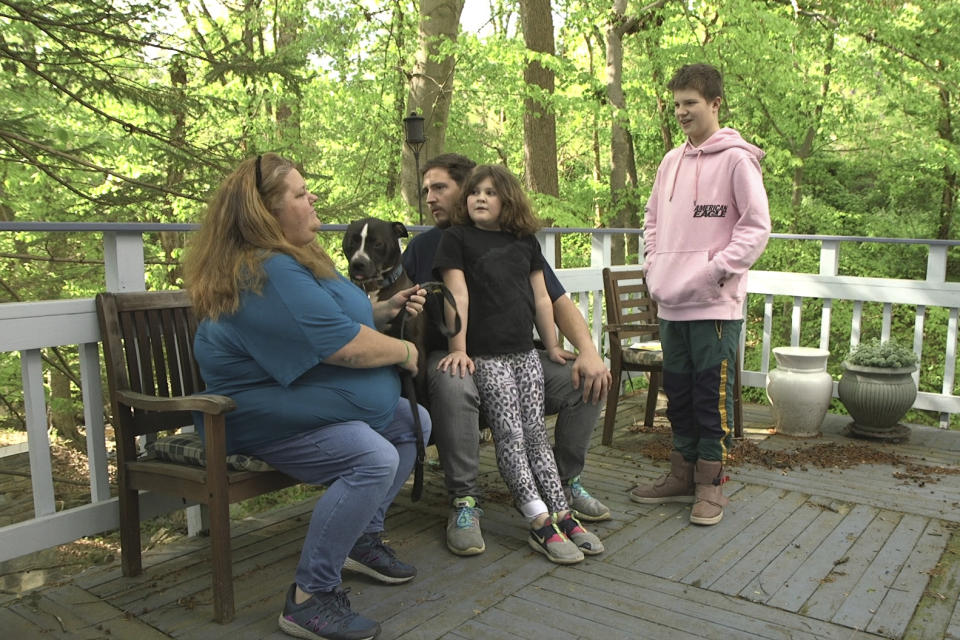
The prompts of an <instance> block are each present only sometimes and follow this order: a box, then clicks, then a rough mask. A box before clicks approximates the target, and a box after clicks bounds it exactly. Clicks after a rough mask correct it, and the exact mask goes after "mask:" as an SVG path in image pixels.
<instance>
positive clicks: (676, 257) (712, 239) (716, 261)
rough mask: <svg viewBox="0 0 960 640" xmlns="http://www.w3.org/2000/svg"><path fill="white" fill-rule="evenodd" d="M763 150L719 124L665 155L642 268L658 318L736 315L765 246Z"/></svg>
mask: <svg viewBox="0 0 960 640" xmlns="http://www.w3.org/2000/svg"><path fill="white" fill-rule="evenodd" d="M763 155H764V154H763V151H761V150H760V149H759V148H757V147H755V146H753V145H752V144H750V143H748V142H746V141H745V140H744V139H743V138H741V137H740V134H739V133H737V132H736V131H735V130H733V129H730V128H726V127H725V128H723V129H720V130H719V131H717V132H716V133H714V134H713V135H712V136H710V137H709V138H708V139H707V140H706V141H705V142H704V143H703V144H701V145H700V146H699V147H694V146H693V145H691V144H690V142H689V141H687V142H685V143H684V144H683V146H680V147H677V148H676V149H672V150H671V151H669V152H668V153H667V155H665V156H664V158H663V161H662V162H661V163H660V168H659V169H657V178H656V180H655V181H654V183H653V192H652V193H651V194H650V199H649V200H647V216H646V223H645V228H644V229H645V230H644V252H645V255H646V259H645V261H644V269H645V270H646V274H647V286H648V287H649V289H650V295H651V296H653V299H654V300H656V301H657V305H658V306H659V314H658V315H659V316H660V317H661V318H663V319H664V320H739V319H741V318H743V301H744V299H745V298H746V295H747V270H748V269H749V268H750V266H751V265H752V264H753V263H754V262H756V260H757V258H759V257H760V254H761V253H763V249H764V248H765V247H766V246H767V238H769V236H770V210H769V207H768V205H767V192H766V191H765V190H764V188H763V176H762V175H761V173H760V162H759V161H760V159H761V158H763Z"/></svg>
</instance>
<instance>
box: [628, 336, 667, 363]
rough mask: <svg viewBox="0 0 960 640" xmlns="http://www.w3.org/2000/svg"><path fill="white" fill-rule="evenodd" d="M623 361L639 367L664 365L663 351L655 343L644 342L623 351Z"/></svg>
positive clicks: (657, 343) (658, 344)
mask: <svg viewBox="0 0 960 640" xmlns="http://www.w3.org/2000/svg"><path fill="white" fill-rule="evenodd" d="M623 361H624V362H627V363H629V364H638V365H647V366H654V365H663V350H662V349H661V348H660V343H659V342H655V341H650V342H642V343H637V344H634V345H630V347H628V348H626V349H624V350H623Z"/></svg>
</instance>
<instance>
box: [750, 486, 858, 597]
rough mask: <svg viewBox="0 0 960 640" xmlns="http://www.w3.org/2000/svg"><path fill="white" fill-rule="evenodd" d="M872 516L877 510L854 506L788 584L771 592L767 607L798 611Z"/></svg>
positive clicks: (794, 573) (842, 556) (841, 557)
mask: <svg viewBox="0 0 960 640" xmlns="http://www.w3.org/2000/svg"><path fill="white" fill-rule="evenodd" d="M876 514H877V510H876V509H875V508H873V507H868V506H866V505H860V504H858V505H855V506H854V507H853V508H852V509H851V510H850V511H849V512H848V513H847V514H846V516H844V518H843V519H842V520H841V521H840V522H839V523H838V524H837V526H836V528H835V529H833V531H831V532H830V533H829V534H828V535H827V536H826V537H825V538H824V539H823V542H821V543H820V544H819V546H818V547H817V548H816V549H815V550H814V551H813V553H811V554H810V555H809V556H808V557H807V558H806V559H805V560H804V561H803V564H801V565H800V566H799V567H798V568H797V570H796V571H795V572H793V574H791V576H790V578H789V581H788V582H787V583H785V584H784V585H783V586H782V587H781V588H780V589H778V590H777V591H776V592H774V594H773V595H772V596H771V597H770V599H769V600H767V604H768V605H770V606H771V607H780V608H781V609H786V610H787V611H799V610H800V608H801V607H802V606H803V604H804V603H805V602H806V601H807V600H808V599H809V598H810V596H811V595H813V593H814V592H815V591H816V590H817V587H818V586H819V585H820V584H822V583H823V581H824V580H826V579H827V576H828V575H830V573H831V572H832V571H833V568H834V567H835V566H836V563H837V561H839V560H842V559H843V558H844V557H845V556H846V554H847V551H848V550H849V549H850V547H851V546H852V545H853V542H854V540H856V539H857V538H858V537H859V536H860V534H861V533H863V530H864V529H866V528H867V526H869V524H870V523H871V522H872V521H873V519H874V517H875V516H876Z"/></svg>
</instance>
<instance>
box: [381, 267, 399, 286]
mask: <svg viewBox="0 0 960 640" xmlns="http://www.w3.org/2000/svg"><path fill="white" fill-rule="evenodd" d="M402 275H403V264H398V265H397V268H396V269H394V270H393V271H391V272H390V274H389V275H387V276H384V278H383V280H382V281H381V283H380V288H381V289H382V288H384V287H389V286H390V285H392V284H393V283H394V282H396V281H397V280H399V279H400V276H402Z"/></svg>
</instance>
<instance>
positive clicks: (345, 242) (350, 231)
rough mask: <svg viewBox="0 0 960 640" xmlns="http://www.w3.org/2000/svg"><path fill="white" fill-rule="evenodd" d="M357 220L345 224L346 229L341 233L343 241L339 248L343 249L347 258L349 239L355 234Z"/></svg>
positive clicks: (348, 256) (348, 254)
mask: <svg viewBox="0 0 960 640" xmlns="http://www.w3.org/2000/svg"><path fill="white" fill-rule="evenodd" d="M356 228H357V221H356V220H354V221H353V222H351V223H350V224H349V225H347V230H346V231H345V232H344V233H343V242H342V243H341V245H340V246H341V248H342V249H343V253H344V255H346V256H347V260H349V259H350V249H351V248H352V247H351V246H350V239H351V238H352V237H353V236H354V234H356Z"/></svg>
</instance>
